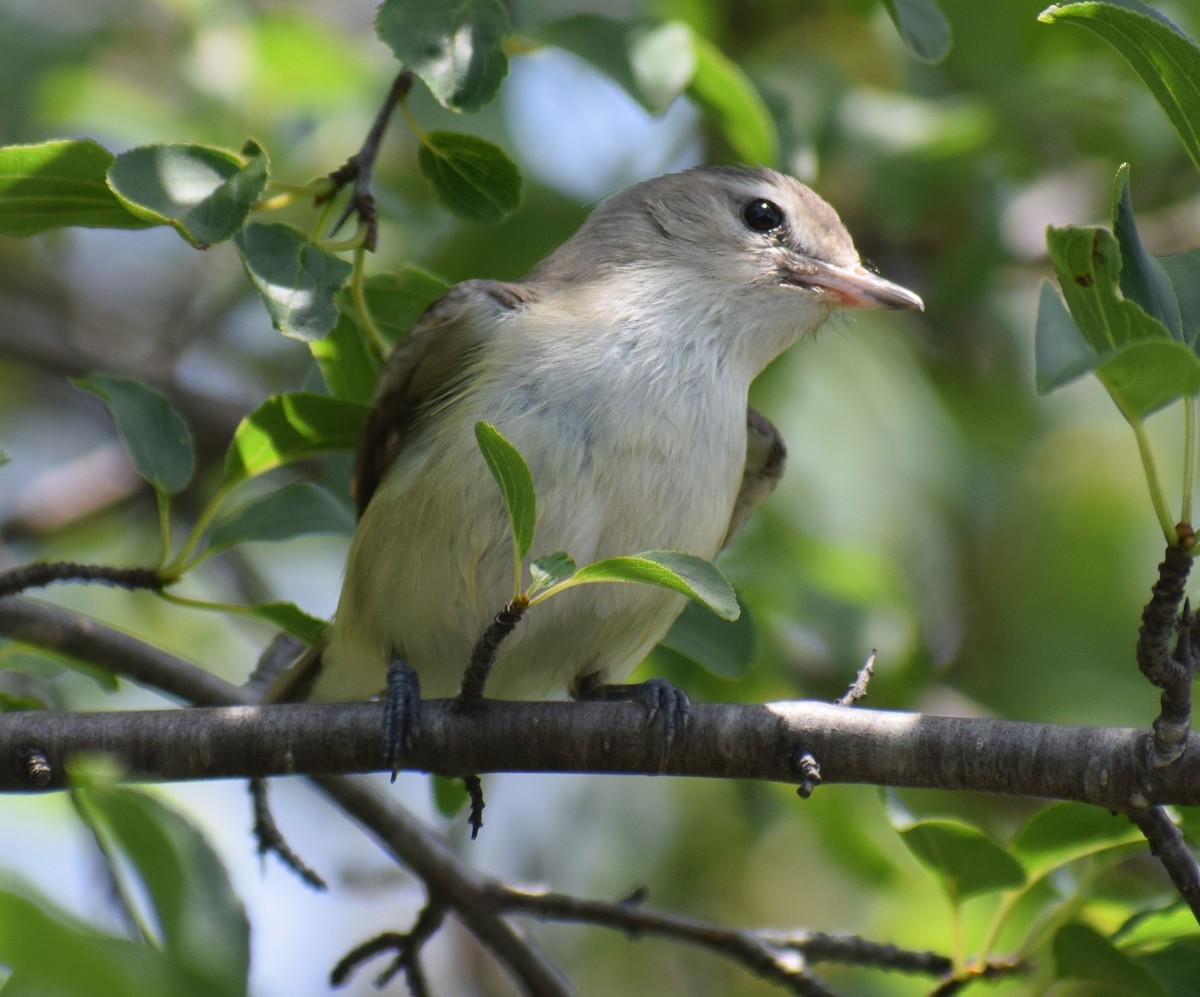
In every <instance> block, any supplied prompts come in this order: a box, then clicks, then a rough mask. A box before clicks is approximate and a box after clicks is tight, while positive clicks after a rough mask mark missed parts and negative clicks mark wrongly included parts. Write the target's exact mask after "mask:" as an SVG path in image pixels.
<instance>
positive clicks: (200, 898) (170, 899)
mask: <svg viewBox="0 0 1200 997" xmlns="http://www.w3.org/2000/svg"><path fill="white" fill-rule="evenodd" d="M75 797H76V801H77V806H78V807H79V809H80V813H81V814H83V815H85V816H86V817H87V819H88V822H89V823H90V824H91V825H92V826H93V827H94V828H97V829H98V830H99V832H100V833H101V834H102V835H103V836H105V837H109V838H111V840H113V841H115V843H116V844H117V845H118V847H119V848H120V850H121V853H122V854H123V855H124V856H125V857H126V858H128V859H129V861H130V863H131V866H132V868H133V869H134V870H135V871H136V873H137V875H138V878H139V879H140V880H141V883H142V884H143V885H144V886H145V887H146V891H147V893H148V895H149V898H150V902H151V903H152V905H153V907H154V912H155V914H156V915H157V918H156V920H157V923H158V925H159V927H160V928H161V930H162V934H163V948H164V950H165V951H166V952H168V953H170V954H171V955H172V956H174V957H175V958H176V959H177V960H178V961H179V963H180V964H181V965H183V966H186V967H188V968H189V969H191V970H193V971H194V973H195V974H196V976H197V977H198V978H200V979H206V980H207V981H209V983H210V984H211V987H212V991H213V992H215V993H228V994H233V993H243V992H245V988H246V985H247V980H248V976H249V968H250V923H249V920H248V919H247V917H246V912H245V910H244V908H243V907H242V903H241V901H240V900H239V899H238V897H237V894H236V893H234V891H233V887H232V885H231V884H230V882H229V876H228V874H227V873H226V871H225V868H224V866H223V865H222V864H221V861H220V859H219V858H218V857H217V855H216V853H215V852H214V851H213V849H212V848H211V847H210V846H209V844H208V842H207V841H205V839H204V837H203V836H202V835H201V834H200V832H199V831H198V830H197V829H196V828H195V827H193V826H192V825H191V824H190V823H189V822H188V821H186V820H185V819H184V818H183V817H181V816H180V815H179V814H178V813H176V812H175V811H173V810H171V809H169V808H168V807H166V806H164V805H163V804H162V803H160V802H159V801H158V800H156V799H155V798H154V797H152V796H150V795H148V794H147V793H144V792H141V791H138V790H134V789H130V788H128V787H125V786H116V785H106V784H104V783H103V782H102V781H100V780H89V781H88V784H86V785H84V786H82V787H80V788H77V789H76V790H75ZM139 992H145V991H144V990H141V991H139Z"/></svg>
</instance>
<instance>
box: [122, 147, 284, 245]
mask: <svg viewBox="0 0 1200 997" xmlns="http://www.w3.org/2000/svg"><path fill="white" fill-rule="evenodd" d="M246 151H247V153H248V156H249V161H247V160H246V158H245V157H243V156H239V155H238V154H237V153H234V152H230V151H229V150H228V149H217V148H214V147H212V146H206V145H197V144H194V143H172V144H165V145H147V146H142V147H141V148H138V149H131V150H130V151H129V152H126V153H123V154H122V155H120V156H118V157H117V158H116V160H115V161H114V162H113V164H112V166H111V167H109V170H108V185H109V187H110V188H111V189H112V191H113V193H114V194H116V195H117V197H118V198H120V200H121V202H122V203H123V204H124V205H125V206H126V207H127V208H128V209H129V210H130V211H132V212H133V213H134V214H135V215H137V216H138V217H140V218H144V219H147V220H148V221H151V222H154V223H156V224H159V225H171V226H174V228H175V229H176V230H177V231H178V232H179V234H180V235H182V236H183V237H184V238H185V239H187V241H188V242H190V243H191V244H192V245H193V246H195V247H196V248H198V249H205V248H207V247H208V246H211V245H213V244H215V243H218V242H225V241H226V240H227V239H230V238H232V237H233V235H234V233H235V232H237V230H238V229H240V228H241V227H242V224H243V223H244V222H245V220H246V215H247V214H249V212H250V207H251V205H253V204H254V202H255V201H256V200H258V198H259V195H261V194H262V191H263V187H264V186H265V185H266V182H267V157H266V156H265V155H263V154H262V151H261V150H260V149H259V148H258V147H257V146H255V145H254V144H253V143H248V144H247V147H246Z"/></svg>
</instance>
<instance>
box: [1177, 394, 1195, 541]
mask: <svg viewBox="0 0 1200 997" xmlns="http://www.w3.org/2000/svg"><path fill="white" fill-rule="evenodd" d="M1195 487H1196V398H1195V396H1194V395H1189V396H1188V397H1186V398H1185V399H1184V400H1183V505H1182V508H1181V509H1180V512H1179V521H1180V522H1181V523H1190V522H1191V521H1192V496H1193V495H1194V494H1195Z"/></svg>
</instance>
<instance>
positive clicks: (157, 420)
mask: <svg viewBox="0 0 1200 997" xmlns="http://www.w3.org/2000/svg"><path fill="white" fill-rule="evenodd" d="M71 383H72V384H73V385H75V387H77V388H79V389H80V390H81V391H89V392H91V393H92V394H93V395H97V396H99V397H100V398H101V399H103V400H104V403H105V404H106V405H107V406H108V410H109V412H111V413H112V417H113V421H114V422H115V423H116V425H117V435H118V436H120V438H121V442H122V443H123V444H124V445H125V449H126V450H127V451H128V452H129V459H130V460H131V461H132V462H133V467H134V470H136V471H137V473H138V474H140V475H141V476H142V477H143V478H145V479H146V480H147V481H148V482H150V484H151V485H153V486H154V487H155V489H157V490H158V491H159V492H162V493H163V494H164V495H174V494H175V493H176V492H178V491H181V490H183V489H184V488H185V487H187V484H188V482H189V481H191V480H192V472H193V471H194V470H195V466H196V457H195V452H194V451H193V449H192V434H191V433H190V432H189V431H188V427H187V423H185V422H184V421H183V419H182V418H181V417H180V415H179V413H178V412H176V411H175V409H173V408H172V407H171V403H170V402H169V401H167V399H166V398H165V397H164V396H163V395H162V394H161V393H160V392H158V391H155V390H154V389H153V388H151V387H148V386H146V385H145V384H142V383H141V382H140V381H134V380H132V379H130V378H127V377H109V376H107V375H105V374H89V375H88V376H87V377H79V378H75V379H74V380H72V381H71Z"/></svg>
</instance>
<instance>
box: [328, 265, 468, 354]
mask: <svg viewBox="0 0 1200 997" xmlns="http://www.w3.org/2000/svg"><path fill="white" fill-rule="evenodd" d="M449 287H450V285H449V284H447V283H446V282H445V281H444V280H442V279H441V278H440V277H435V276H434V275H433V274H431V273H429V272H427V271H425V270H422V269H421V268H420V267H414V266H411V265H408V266H403V267H401V268H400V269H399V270H398V271H396V272H395V273H379V274H372V275H371V276H370V277H368V278H367V282H366V286H365V287H364V288H363V293H364V294H365V296H366V299H367V307H368V308H370V309H371V318H372V319H374V321H375V325H376V326H377V327H378V329H379V331H380V332H381V333H383V338H384V339H386V340H387V341H388V342H389V343H391V344H392V345H393V346H394V345H395V344H396V343H398V342H400V340H401V339H403V338H404V337H405V336H406V335H407V334H408V331H409V329H411V328H412V327H413V326H414V325H416V323H417V319H419V318H420V317H421V315H422V314H424V312H425V309H426V308H428V307H429V306H430V305H432V304H433V303H434V302H435V301H437V299H438V298H440V297H441V296H442V295H443V294H445V293H446V291H447V290H448V289H449ZM337 304H338V308H340V309H341V311H342V314H344V315H346V316H347V317H348V318H350V319H352V320H353V321H355V322H357V321H358V313H357V311H356V310H355V307H354V300H353V298H352V297H351V295H350V292H349V290H344V291H342V293H341V294H339V295H338V297H337Z"/></svg>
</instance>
